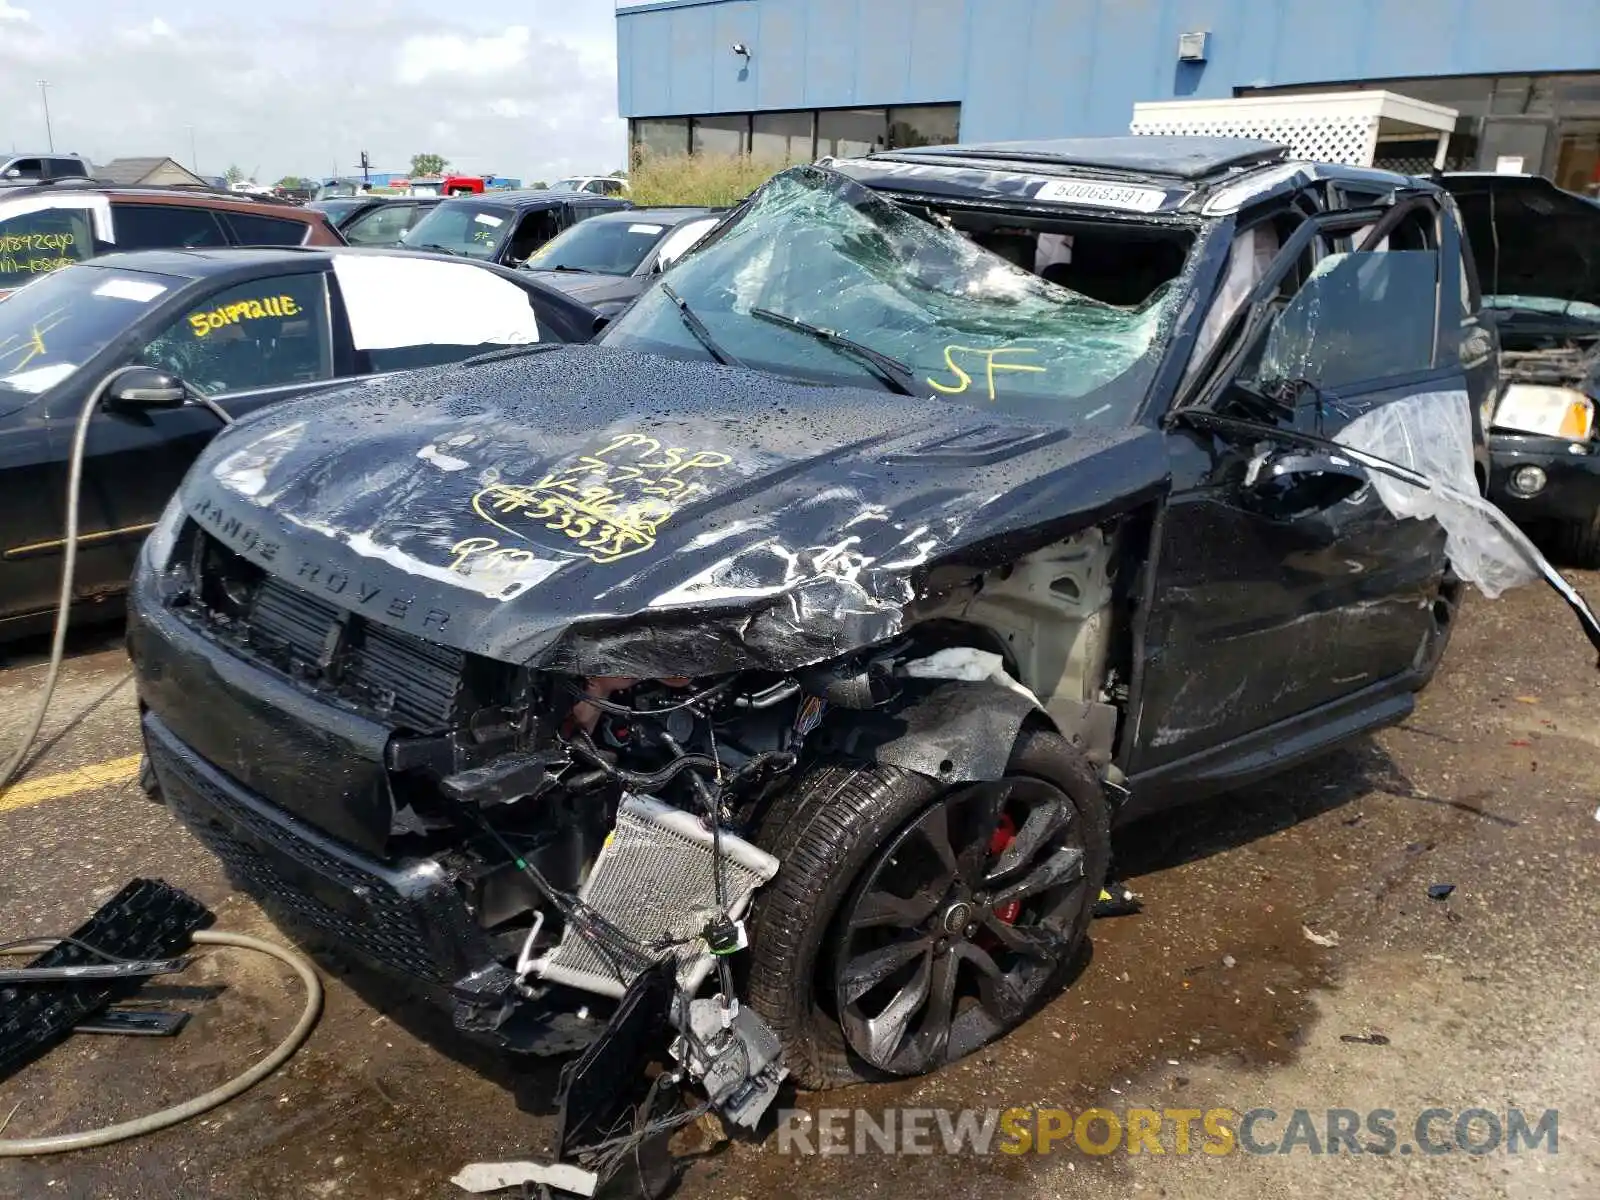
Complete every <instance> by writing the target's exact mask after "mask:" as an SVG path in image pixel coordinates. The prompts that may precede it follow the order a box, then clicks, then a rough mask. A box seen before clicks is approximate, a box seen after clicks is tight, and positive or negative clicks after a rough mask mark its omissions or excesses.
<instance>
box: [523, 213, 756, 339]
mask: <svg viewBox="0 0 1600 1200" xmlns="http://www.w3.org/2000/svg"><path fill="white" fill-rule="evenodd" d="M724 212H725V210H723V209H712V208H641V209H635V210H634V211H632V212H615V213H602V214H601V215H599V216H597V217H591V218H590V219H589V220H587V221H585V222H583V223H582V224H581V225H574V226H572V227H571V228H570V229H568V230H566V231H565V232H564V233H559V234H557V235H556V236H555V237H554V238H552V239H551V240H550V241H548V242H546V243H545V244H544V245H543V246H541V247H540V248H539V249H537V250H535V251H534V252H533V254H532V255H531V256H530V257H529V258H528V262H527V266H526V267H525V268H524V269H525V270H528V271H533V272H536V273H537V274H538V276H539V278H540V281H541V282H543V283H548V284H549V285H550V286H551V287H555V288H560V289H561V290H562V291H563V292H565V293H567V295H569V296H574V297H576V298H577V299H579V300H582V301H583V302H584V303H585V304H587V305H589V306H590V307H591V308H593V309H595V311H597V312H599V313H601V314H603V315H605V316H611V315H612V314H614V313H617V312H620V311H621V310H622V309H624V308H626V307H627V306H628V305H629V304H630V303H632V301H633V298H634V297H635V296H637V295H638V294H639V293H640V292H642V291H644V289H645V288H646V287H647V286H649V284H650V282H651V281H652V280H653V279H654V278H655V277H656V276H657V275H659V274H661V272H663V271H665V270H666V269H667V268H668V267H670V266H671V265H672V264H673V263H675V262H676V261H677V260H678V259H680V258H682V257H683V256H684V255H685V254H687V253H688V252H689V251H690V250H692V249H693V248H694V245H695V243H696V242H698V241H699V240H700V239H701V238H703V237H705V235H706V234H708V233H710V232H711V230H712V229H714V228H716V226H717V223H718V222H720V221H721V220H722V217H723V214H724Z"/></svg>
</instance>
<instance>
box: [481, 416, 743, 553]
mask: <svg viewBox="0 0 1600 1200" xmlns="http://www.w3.org/2000/svg"><path fill="white" fill-rule="evenodd" d="M732 462H733V459H732V457H731V456H729V455H727V454H723V453H721V452H719V451H715V450H698V451H692V450H687V449H684V448H682V447H677V446H667V445H665V444H664V443H663V442H661V441H660V440H659V439H657V438H653V437H650V436H648V435H646V434H641V433H625V434H620V435H618V436H616V437H614V438H612V440H611V441H610V442H609V443H608V444H607V445H606V446H605V447H604V448H603V449H600V450H596V451H595V452H594V453H593V454H582V455H579V456H578V457H577V458H576V459H575V460H574V461H573V462H572V463H571V465H569V466H567V467H564V468H561V469H560V470H556V471H552V472H550V473H548V474H546V475H545V476H544V477H543V478H542V479H540V480H539V481H538V482H537V483H533V484H510V483H503V482H497V483H492V484H490V485H489V486H487V487H485V488H483V489H481V490H480V491H479V492H477V494H475V495H474V496H473V497H472V508H473V511H474V512H476V513H477V514H478V515H479V516H480V517H482V518H483V519H484V520H485V521H487V522H489V524H491V525H493V526H494V527H495V528H496V529H499V530H501V531H502V532H504V533H508V534H510V535H511V536H512V537H517V538H522V539H524V540H528V533H529V532H530V531H543V532H549V533H559V534H563V535H565V537H566V538H567V539H569V540H570V541H573V542H576V543H577V546H578V549H580V550H582V551H584V552H585V556H586V557H588V558H590V559H592V560H593V561H594V562H597V563H611V562H616V561H617V560H618V559H622V558H627V557H629V556H631V555H634V554H638V553H641V552H642V551H645V550H648V549H650V548H651V547H652V546H654V545H655V542H656V534H657V531H658V530H659V529H660V527H661V525H662V523H663V522H665V521H666V520H667V519H668V518H669V517H671V516H672V514H673V513H674V512H676V511H677V509H678V507H679V506H680V505H681V504H683V503H684V502H685V501H687V500H688V499H689V498H690V497H692V496H695V495H697V494H699V493H700V492H703V491H705V490H706V484H705V483H704V482H703V480H702V479H701V478H700V476H701V475H703V473H704V472H707V471H714V470H717V469H719V468H722V467H726V466H728V465H729V464H730V463H732ZM517 526H522V528H520V529H519V528H517ZM470 540H471V539H469V541H470ZM488 549H489V548H487V547H481V546H473V547H470V548H469V547H468V545H467V543H466V542H463V543H458V545H457V546H456V547H455V552H456V556H457V557H456V561H455V562H454V563H452V569H455V570H460V569H462V567H463V565H464V564H465V562H466V560H467V558H470V557H471V556H473V555H476V554H480V553H484V552H485V551H486V550H488ZM463 551H465V553H463ZM496 552H497V553H499V554H504V553H505V552H504V551H498V550H497V549H496ZM507 565H510V564H509V563H507Z"/></svg>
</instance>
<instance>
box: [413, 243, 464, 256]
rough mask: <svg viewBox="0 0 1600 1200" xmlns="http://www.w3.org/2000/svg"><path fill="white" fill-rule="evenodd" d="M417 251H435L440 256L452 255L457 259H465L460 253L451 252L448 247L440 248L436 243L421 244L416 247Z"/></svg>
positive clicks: (456, 251) (457, 251)
mask: <svg viewBox="0 0 1600 1200" xmlns="http://www.w3.org/2000/svg"><path fill="white" fill-rule="evenodd" d="M417 249H418V250H437V251H439V253H441V254H453V255H455V256H456V257H457V258H466V257H467V256H466V255H465V254H463V253H462V252H461V251H459V250H452V249H451V248H450V247H449V246H441V245H440V244H439V243H438V242H422V243H420V244H419V245H418V246H417Z"/></svg>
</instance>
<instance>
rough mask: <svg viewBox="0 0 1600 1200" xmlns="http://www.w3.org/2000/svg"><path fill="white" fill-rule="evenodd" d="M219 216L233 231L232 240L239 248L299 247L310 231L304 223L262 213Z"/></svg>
mask: <svg viewBox="0 0 1600 1200" xmlns="http://www.w3.org/2000/svg"><path fill="white" fill-rule="evenodd" d="M219 215H220V216H221V217H222V219H223V220H224V221H226V222H227V223H228V225H229V226H230V227H231V228H232V229H233V236H234V240H235V241H236V242H238V243H239V245H241V246H299V245H302V244H303V243H304V242H305V240H306V234H307V232H308V231H309V230H310V226H309V225H307V224H306V223H305V222H304V221H292V220H289V219H287V218H285V217H269V216H266V215H264V214H262V213H237V212H225V213H221V214H219Z"/></svg>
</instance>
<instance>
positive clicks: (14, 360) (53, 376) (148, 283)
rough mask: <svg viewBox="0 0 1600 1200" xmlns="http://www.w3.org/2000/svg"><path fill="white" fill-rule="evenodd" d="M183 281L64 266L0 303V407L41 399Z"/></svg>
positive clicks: (92, 267) (140, 273) (168, 277)
mask: <svg viewBox="0 0 1600 1200" xmlns="http://www.w3.org/2000/svg"><path fill="white" fill-rule="evenodd" d="M186 282H187V280H183V279H174V278H172V277H170V276H167V275H155V274H152V273H150V272H148V271H125V270H121V269H118V270H106V269H102V268H100V267H95V266H78V267H67V268H65V269H63V270H60V271H57V272H55V273H54V274H52V275H49V276H46V277H45V278H42V279H40V280H38V281H37V282H35V283H32V284H29V285H28V286H27V287H25V288H23V289H22V290H20V291H18V292H16V293H14V294H13V295H12V296H11V298H10V299H8V300H6V301H5V302H4V303H0V404H4V403H6V402H11V401H15V399H16V397H17V395H18V394H19V393H21V394H23V395H34V396H37V395H42V394H43V393H45V392H47V391H49V390H50V389H51V388H53V387H55V385H56V384H58V383H60V382H61V381H62V380H64V379H66V378H68V377H69V376H70V375H72V373H73V372H74V371H76V370H77V369H78V368H79V367H81V366H82V365H83V364H84V363H86V362H88V361H89V360H90V359H91V358H93V357H94V356H95V355H96V354H99V353H100V351H102V350H104V349H105V348H106V347H107V346H109V345H110V344H111V342H112V340H113V339H114V338H115V337H117V335H118V334H120V333H122V332H123V331H124V330H125V329H127V328H128V326H130V325H132V324H133V323H134V322H135V321H136V320H138V319H139V317H140V316H141V315H143V313H144V312H145V311H146V309H147V308H148V307H149V306H150V305H152V304H154V303H156V302H157V301H158V300H159V299H160V298H161V297H162V296H164V295H166V294H167V293H168V292H169V291H171V290H173V289H174V288H178V287H182V286H183V285H184V284H185V283H186Z"/></svg>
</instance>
